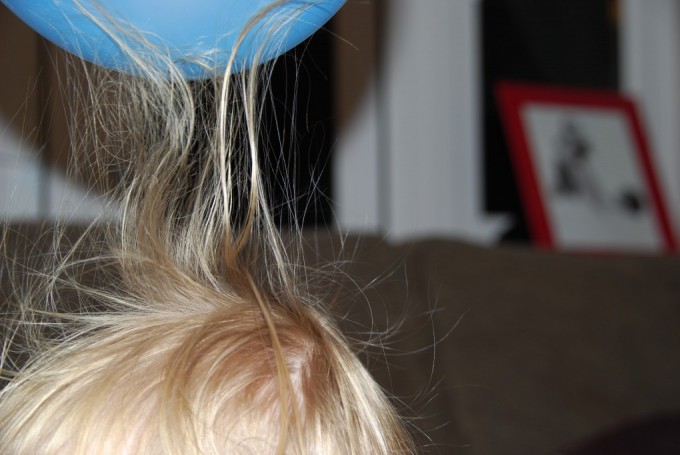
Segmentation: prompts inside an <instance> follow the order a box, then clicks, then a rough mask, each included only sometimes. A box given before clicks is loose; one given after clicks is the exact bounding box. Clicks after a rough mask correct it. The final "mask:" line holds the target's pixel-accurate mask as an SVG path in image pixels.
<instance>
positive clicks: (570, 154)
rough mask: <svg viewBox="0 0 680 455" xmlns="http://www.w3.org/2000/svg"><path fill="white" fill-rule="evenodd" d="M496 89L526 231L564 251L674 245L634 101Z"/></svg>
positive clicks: (655, 248) (508, 87)
mask: <svg viewBox="0 0 680 455" xmlns="http://www.w3.org/2000/svg"><path fill="white" fill-rule="evenodd" d="M499 94H500V96H501V103H502V109H503V115H504V121H505V124H506V130H507V131H508V138H509V142H510V146H511V149H512V152H513V160H514V163H515V167H516V169H517V174H518V177H519V180H520V182H519V183H520V186H521V190H522V197H523V202H524V203H525V207H526V212H527V216H528V218H529V220H528V221H529V224H530V226H531V228H532V235H533V236H534V239H535V240H536V241H537V243H538V244H541V245H543V246H550V247H555V248H561V249H568V250H596V251H668V250H671V249H674V248H675V242H674V239H673V238H672V234H671V229H670V226H669V224H668V217H667V215H666V212H665V208H664V206H663V201H662V197H661V194H660V192H659V187H658V185H657V183H656V179H655V178H654V174H653V166H652V165H651V161H650V156H649V153H648V150H647V146H646V142H645V141H644V135H643V134H642V129H641V127H640V124H639V121H638V119H637V116H636V115H637V114H636V112H635V109H634V105H633V104H632V102H630V100H627V99H625V98H623V97H620V96H619V95H615V94H609V93H599V92H584V91H575V90H564V89H549V88H545V87H530V86H521V85H516V84H504V85H503V86H501V87H500V90H499Z"/></svg>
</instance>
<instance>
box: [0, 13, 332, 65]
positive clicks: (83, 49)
mask: <svg viewBox="0 0 680 455" xmlns="http://www.w3.org/2000/svg"><path fill="white" fill-rule="evenodd" d="M0 1H1V2H2V3H4V4H5V5H6V6H7V7H8V8H9V9H10V10H11V11H13V12H14V13H15V14H16V15H17V16H19V18H21V19H22V20H23V21H24V22H26V23H27V24H28V25H29V26H31V27H32V28H33V29H34V30H36V31H37V32H38V33H40V34H41V35H43V36H44V37H45V38H47V39H48V40H50V41H52V42H53V43H55V44H56V45H58V46H59V47H62V48H63V49H65V50H67V51H68V52H70V53H72V54H75V55H77V56H78V57H81V58H83V59H85V60H88V61H90V62H93V63H96V64H99V65H102V66H105V67H107V68H111V69H114V70H118V71H124V72H129V73H137V72H138V71H139V65H137V64H135V62H134V61H132V60H131V57H130V52H126V51H124V48H125V47H129V48H131V49H132V50H133V53H134V54H136V55H141V56H142V58H145V56H150V57H149V58H153V56H154V55H156V56H158V55H164V56H167V57H168V58H169V59H170V61H172V62H173V63H174V64H176V65H177V67H178V68H179V69H180V70H181V72H182V73H183V75H184V76H185V77H188V78H206V77H214V76H217V75H219V74H221V73H222V72H224V71H225V69H226V68H227V65H228V62H229V60H230V58H231V57H232V51H233V49H235V46H236V45H237V44H239V43H237V42H238V40H239V37H241V35H242V33H243V32H244V31H245V30H246V28H247V27H249V26H251V25H252V21H253V19H254V18H256V17H257V15H258V14H261V13H263V12H264V15H263V16H262V19H261V20H258V21H257V22H256V23H255V25H253V26H252V28H250V29H249V31H248V33H247V34H246V35H245V38H244V39H243V42H242V43H240V45H239V46H238V49H237V52H236V54H235V55H234V56H233V67H232V70H233V71H240V70H243V69H246V68H248V67H250V66H251V65H252V64H253V62H254V61H266V60H270V59H272V58H275V57H277V56H279V55H281V54H283V53H284V52H286V51H288V50H290V49H291V48H293V47H295V46H296V45H297V44H299V43H300V42H302V41H303V40H305V39H306V38H308V37H309V36H311V35H312V34H313V33H314V32H315V31H317V30H318V29H319V28H320V27H322V26H323V25H324V24H325V23H326V22H327V21H328V20H329V19H330V18H331V17H332V16H333V15H334V14H335V13H336V12H337V11H338V10H339V9H340V7H341V6H342V5H343V4H344V2H345V0H289V1H286V2H279V1H275V0H0ZM140 38H142V39H141V40H140ZM159 49H160V50H161V53H159V52H158V50H159ZM152 62H155V63H153V65H154V66H155V67H156V69H158V70H161V71H163V70H164V69H166V67H167V66H168V65H169V63H168V61H167V60H163V59H157V60H155V61H154V60H152Z"/></svg>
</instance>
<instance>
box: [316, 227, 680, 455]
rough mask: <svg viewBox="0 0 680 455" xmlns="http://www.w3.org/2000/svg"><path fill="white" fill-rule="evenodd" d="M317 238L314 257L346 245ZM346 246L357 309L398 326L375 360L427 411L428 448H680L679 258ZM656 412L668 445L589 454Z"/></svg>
mask: <svg viewBox="0 0 680 455" xmlns="http://www.w3.org/2000/svg"><path fill="white" fill-rule="evenodd" d="M310 239H313V240H312V241H310V245H309V247H310V252H311V251H316V253H310V255H311V256H312V257H313V256H316V257H318V256H321V257H322V259H323V258H327V259H328V258H332V257H333V256H334V255H338V253H339V252H340V251H341V247H340V245H341V242H339V240H338V239H337V238H329V237H328V236H310ZM343 248H344V249H343V251H342V253H341V254H340V256H341V257H342V256H344V257H346V258H349V259H351V261H350V262H348V263H347V264H346V266H345V272H346V273H347V275H348V277H350V278H351V279H352V280H353V281H354V282H355V283H358V284H359V286H360V287H361V286H367V288H366V290H365V292H364V295H365V297H361V296H360V294H359V292H358V291H357V286H356V285H353V284H346V286H345V293H346V294H345V295H346V296H349V297H350V298H349V299H347V300H346V301H349V302H351V301H354V304H353V305H352V311H351V312H350V313H349V314H350V316H349V319H351V320H353V321H355V322H354V324H353V325H354V326H355V328H356V327H357V326H359V327H362V326H363V327H369V326H370V325H371V319H373V325H374V326H376V328H378V329H380V328H384V327H386V326H389V325H390V324H392V325H394V324H397V323H401V325H400V326H399V328H398V330H397V332H396V333H395V334H394V335H393V337H392V339H389V340H387V341H386V346H385V349H383V350H381V349H372V350H369V351H370V352H369V355H368V358H369V360H368V361H369V364H370V365H371V368H372V369H373V371H374V374H375V375H376V376H377V377H378V378H379V380H380V381H381V382H382V384H383V385H384V386H385V387H386V388H387V389H389V390H391V391H393V392H394V393H395V394H396V395H397V396H398V397H399V398H401V399H402V400H403V401H404V402H405V403H409V404H411V406H412V411H413V413H414V415H416V416H420V417H419V418H418V419H416V420H415V421H414V423H415V424H416V425H417V426H418V427H419V428H420V429H422V431H423V432H424V433H425V434H426V435H427V438H429V444H428V445H429V447H430V449H431V451H432V452H433V453H445V454H449V453H451V454H542V453H558V452H561V451H562V449H564V450H567V449H570V448H571V449H573V451H571V452H568V453H601V454H604V453H617V454H623V453H640V454H653V453H680V419H676V418H674V416H675V413H679V414H680V258H677V257H651V256H647V257H643V256H639V257H632V256H623V257H618V256H617V257H615V256H609V257H604V256H588V255H571V254H559V253H551V252H545V251H537V250H534V249H530V248H528V247H507V246H506V247H498V248H482V247H477V246H471V245H467V244H464V243H459V242H455V241H448V240H427V241H421V242H416V243H410V244H406V245H402V246H390V245H388V244H386V243H385V242H383V241H380V240H378V239H374V238H363V239H354V238H350V239H348V240H346V241H345V242H344V247H343ZM321 262H323V260H322V261H321ZM352 297H353V299H352ZM369 307H370V312H369V311H368V308H369ZM386 362H387V363H388V364H389V368H388V367H387V365H386ZM652 418H653V419H656V420H654V422H657V423H658V425H652V427H653V428H652V430H654V428H657V429H658V427H659V425H661V426H663V425H666V426H668V425H669V424H672V425H674V426H672V428H671V429H669V430H668V431H666V432H664V433H663V434H664V436H659V437H657V438H656V439H657V441H655V442H656V443H659V444H661V443H664V444H665V445H663V447H666V449H668V447H671V446H672V447H674V450H670V449H669V450H666V449H660V451H655V450H656V449H655V448H654V446H653V443H652V442H650V441H648V442H647V444H646V445H643V447H644V450H641V451H633V452H623V451H620V450H617V449H615V448H614V447H616V446H611V447H612V451H609V452H608V451H607V450H605V449H604V448H603V447H605V446H601V449H600V451H599V452H598V451H596V452H587V450H588V448H589V447H590V446H591V444H589V443H590V442H591V441H593V442H595V441H597V440H598V438H599V436H600V435H613V434H614V433H616V428H617V427H618V426H619V425H629V427H624V428H631V430H630V431H623V432H622V435H621V436H622V437H623V438H625V437H626V435H628V436H630V435H632V434H633V433H634V432H635V431H634V428H636V425H637V423H638V422H641V423H640V425H642V426H644V422H645V421H646V420H645V419H652ZM631 425H632V426H631ZM657 433H658V432H657ZM649 434H655V433H654V432H653V431H652V433H649ZM658 434H660V433H658ZM675 435H677V437H676V436H675ZM659 438H665V439H664V441H658V439H659ZM669 438H670V439H669ZM673 438H675V439H673ZM610 439H613V440H618V439H617V438H614V437H613V436H612V438H610ZM619 439H620V438H619ZM671 439H672V440H671ZM423 441H424V442H425V443H428V439H426V438H423ZM607 447H610V446H607ZM581 449H582V450H583V452H581V451H580V450H581ZM564 453H567V452H566V451H565V452H564Z"/></svg>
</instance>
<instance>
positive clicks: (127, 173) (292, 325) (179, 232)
mask: <svg viewBox="0 0 680 455" xmlns="http://www.w3.org/2000/svg"><path fill="white" fill-rule="evenodd" d="M284 3H286V2H284V1H280V2H277V3H276V4H275V5H273V6H271V7H270V8H272V10H269V12H271V11H273V9H275V8H276V7H277V5H282V4H284ZM294 3H295V4H299V8H304V7H305V3H309V2H300V1H297V2H294ZM265 13H266V12H263V14H262V15H261V16H260V17H259V18H255V19H254V20H253V21H252V23H251V24H250V29H255V28H258V29H260V30H262V31H263V33H264V32H265V31H267V30H271V29H272V27H274V28H275V27H277V26H280V25H282V24H285V23H286V21H290V20H291V18H290V17H280V18H278V19H277V21H280V22H276V21H272V20H271V19H268V20H267V21H266V22H262V23H261V22H260V20H261V19H262V18H263V17H265ZM277 24H278V25H277ZM108 32H109V33H110V34H111V36H113V37H115V38H116V39H118V40H119V42H120V45H121V46H122V47H123V48H124V49H126V50H127V52H128V53H129V54H130V57H131V58H133V59H134V60H135V62H136V67H137V70H138V72H137V74H134V75H126V74H120V73H115V72H110V71H106V70H101V69H97V68H93V67H90V66H89V65H87V64H81V63H79V62H77V61H72V62H71V63H70V65H72V66H73V68H72V69H73V70H77V71H74V74H76V75H77V77H72V78H70V80H69V81H68V82H65V84H66V85H67V86H68V88H69V89H72V90H71V91H72V92H73V93H75V95H74V96H73V103H72V104H71V111H70V117H71V120H72V124H73V133H72V138H71V141H72V143H73V149H74V153H73V155H74V157H75V163H74V167H75V170H76V175H77V176H79V177H80V178H81V180H87V181H90V182H91V183H94V185H95V186H96V187H97V188H98V189H99V191H100V192H102V194H104V195H106V197H107V198H108V199H109V200H110V201H111V209H110V213H109V214H108V215H107V216H105V217H103V218H102V219H101V220H99V221H98V222H97V223H96V224H93V225H92V226H91V227H90V228H89V229H88V230H87V232H86V233H85V234H84V235H82V236H80V237H78V238H77V239H75V240H73V241H71V243H70V244H69V245H68V247H67V248H66V249H64V248H63V245H64V238H65V237H64V236H63V235H61V234H62V233H63V232H64V231H63V230H60V229H58V230H57V233H56V234H55V235H54V237H55V240H54V244H55V246H54V247H53V251H52V253H53V254H52V255H51V256H50V257H49V258H44V259H45V261H44V262H45V263H44V264H42V266H41V268H40V271H32V273H31V276H30V277H28V278H27V276H26V273H25V272H26V270H17V269H16V266H14V270H12V269H13V266H12V264H10V262H11V261H10V259H11V258H7V259H8V260H7V262H8V267H7V270H8V273H10V272H11V273H13V274H14V278H15V280H14V282H15V286H14V292H13V294H12V295H11V296H9V300H10V301H9V302H7V303H6V304H5V306H4V309H5V315H6V318H5V319H6V321H5V324H4V332H3V352H2V371H3V378H4V380H5V382H6V385H5V387H4V388H3V389H2V391H1V392H0V453H2V454H5V455H34V454H38V453H39V454H46V455H50V454H74V455H80V454H82V455H84V454H177V455H179V454H182V455H187V454H264V453H277V454H404V453H414V449H413V445H412V442H411V439H410V437H409V435H408V432H407V431H406V430H405V429H404V425H403V422H402V421H401V419H400V418H399V416H398V415H397V413H396V411H395V410H394V407H393V406H392V404H391V403H390V400H389V399H388V398H387V397H386V394H385V393H384V392H383V391H382V390H381V389H380V388H379V386H378V385H377V384H376V383H375V381H374V380H373V379H372V378H371V376H370V375H369V374H368V372H367V370H366V369H365V367H364V366H363V365H362V364H361V362H360V361H359V360H358V358H357V356H356V355H355V354H354V353H353V352H352V350H351V349H350V344H349V343H348V341H347V339H346V338H345V337H344V336H343V334H342V333H341V332H340V331H339V330H338V328H337V327H336V323H335V321H334V318H333V317H332V316H331V315H330V313H329V311H328V310H327V307H326V304H325V302H323V301H320V300H319V299H318V298H315V297H314V295H313V293H311V292H309V289H308V286H307V285H306V282H307V272H306V271H305V268H304V267H303V266H302V265H298V262H299V261H298V258H297V253H296V251H299V250H298V248H297V247H296V243H297V242H298V240H296V239H298V238H299V234H293V235H292V236H289V237H287V240H286V241H285V242H284V241H283V240H282V237H281V235H280V232H279V230H278V229H277V227H276V225H275V223H274V221H273V217H272V214H271V213H272V211H271V208H270V207H269V204H268V199H267V191H266V188H265V187H264V183H263V181H262V179H261V157H263V156H272V155H275V154H276V153H278V152H277V150H275V149H272V150H270V149H267V150H261V149H260V143H261V141H260V140H259V137H260V131H259V129H260V128H261V125H262V113H263V110H264V108H265V104H266V102H267V94H268V81H269V76H270V75H269V70H270V68H271V66H270V65H268V64H266V63H264V64H261V65H254V66H253V68H252V69H250V70H248V71H243V72H235V71H232V69H231V64H230V68H227V71H226V72H225V74H224V75H223V76H221V77H218V78H215V79H213V80H209V81H188V80H186V79H184V78H183V77H182V76H181V73H180V72H179V70H177V68H176V65H177V62H172V61H169V59H167V58H166V57H165V56H164V54H163V50H162V49H157V48H153V47H152V46H150V45H149V46H144V39H143V37H142V36H140V35H138V34H136V32H135V31H134V30H128V29H126V28H125V27H124V25H123V24H120V25H119V26H114V27H110V28H109V30H108ZM244 36H245V32H244ZM131 39H133V40H136V44H140V43H141V44H142V46H141V47H139V46H138V47H134V48H133V47H130V46H129V43H130V40H131ZM140 49H143V50H144V51H143V52H141V51H140ZM234 54H235V52H234ZM164 59H165V60H164ZM253 59H254V60H255V61H257V60H258V55H257V53H255V54H254V55H253ZM158 60H161V61H164V62H165V63H166V65H163V66H159V65H157V64H156V63H157V61H158ZM232 64H233V62H232ZM159 67H162V68H163V70H159V69H158V68H159ZM81 69H84V71H81ZM74 81H75V82H74ZM74 85H78V86H77V87H75V88H74V87H73V86H74ZM267 147H270V146H269V145H267ZM291 252H292V253H291Z"/></svg>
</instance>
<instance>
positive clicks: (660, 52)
mask: <svg viewBox="0 0 680 455" xmlns="http://www.w3.org/2000/svg"><path fill="white" fill-rule="evenodd" d="M621 6H622V19H623V23H622V27H621V30H622V36H621V75H622V81H623V89H624V91H626V92H627V93H629V94H631V95H632V96H633V97H634V98H635V99H636V100H637V102H638V104H639V107H640V110H641V113H642V116H643V121H644V123H645V126H646V128H647V131H648V133H649V140H650V143H651V144H650V145H651V148H652V153H653V155H654V156H653V157H654V161H655V162H656V165H657V166H656V171H657V175H658V176H659V180H660V181H661V184H662V189H663V191H664V195H665V196H666V203H667V204H668V206H669V210H670V212H671V217H672V218H673V221H674V225H675V226H674V227H675V232H676V235H677V236H678V238H680V2H679V1H678V0H622V4H621Z"/></svg>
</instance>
